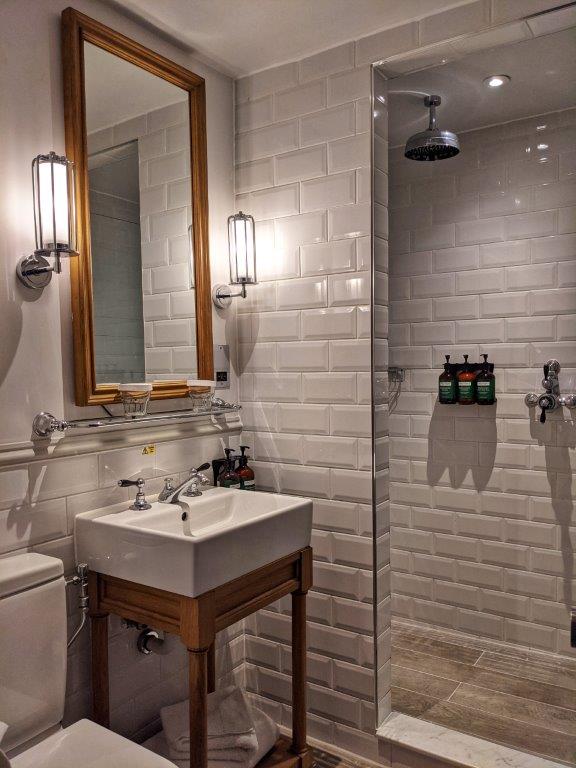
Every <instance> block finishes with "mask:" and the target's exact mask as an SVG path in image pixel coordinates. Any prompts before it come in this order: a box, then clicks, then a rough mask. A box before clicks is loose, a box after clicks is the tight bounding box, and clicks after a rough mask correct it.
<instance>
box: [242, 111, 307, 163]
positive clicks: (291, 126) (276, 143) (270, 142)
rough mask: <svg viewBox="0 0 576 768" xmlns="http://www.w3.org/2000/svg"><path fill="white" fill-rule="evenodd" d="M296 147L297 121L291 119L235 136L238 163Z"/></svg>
mask: <svg viewBox="0 0 576 768" xmlns="http://www.w3.org/2000/svg"><path fill="white" fill-rule="evenodd" d="M297 147H298V122H297V121H296V120H291V121H289V122H287V123H278V124H277V125H270V126H267V127H266V128H258V129H257V130H255V131H248V132H247V133H242V134H240V135H239V136H237V137H236V159H237V161H238V162H239V163H245V162H248V161H249V160H257V159H258V158H260V157H269V156H270V155H277V154H279V153H281V152H288V151H289V150H291V149H297Z"/></svg>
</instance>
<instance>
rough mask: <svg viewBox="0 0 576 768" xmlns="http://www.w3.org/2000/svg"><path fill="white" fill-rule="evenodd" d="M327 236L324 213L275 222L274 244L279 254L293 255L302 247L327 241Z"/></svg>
mask: <svg viewBox="0 0 576 768" xmlns="http://www.w3.org/2000/svg"><path fill="white" fill-rule="evenodd" d="M326 234H327V233H326V214H325V212H323V211H318V212H316V213H304V214H301V215H300V216H287V217H285V218H283V219H276V220H275V221H274V243H275V249H276V251H277V252H279V253H291V254H293V253H294V252H295V249H296V248H297V247H298V246H300V245H308V244H310V243H320V242H322V241H324V240H326Z"/></svg>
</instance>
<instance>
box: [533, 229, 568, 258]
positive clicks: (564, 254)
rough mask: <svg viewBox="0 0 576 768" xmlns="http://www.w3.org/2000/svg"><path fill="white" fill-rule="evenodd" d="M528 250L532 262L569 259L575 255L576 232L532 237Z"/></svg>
mask: <svg viewBox="0 0 576 768" xmlns="http://www.w3.org/2000/svg"><path fill="white" fill-rule="evenodd" d="M530 252H531V254H532V262H541V261H571V260H572V259H574V257H575V256H576V234H574V235H556V236H553V237H542V238H537V239H534V240H532V241H531V242H530Z"/></svg>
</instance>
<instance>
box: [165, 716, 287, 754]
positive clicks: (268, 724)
mask: <svg viewBox="0 0 576 768" xmlns="http://www.w3.org/2000/svg"><path fill="white" fill-rule="evenodd" d="M251 710H252V717H253V720H254V727H255V730H256V738H257V740H258V749H257V750H256V752H253V753H251V754H250V755H248V753H247V752H246V751H244V752H242V755H243V756H245V758H244V761H243V762H240V761H238V760H235V761H231V760H223V759H217V758H215V757H212V755H211V753H210V751H209V752H208V768H254V766H255V765H256V764H257V763H259V762H260V760H262V758H263V757H264V755H266V754H267V753H268V752H270V750H271V749H272V747H273V746H274V744H276V741H277V740H278V726H277V725H276V723H275V722H274V721H273V720H272V719H271V718H270V717H268V715H267V714H265V713H264V712H262V711H261V710H260V709H257V708H256V707H252V708H251ZM215 751H216V752H218V750H215ZM221 752H224V750H221ZM170 759H171V760H173V761H174V764H175V765H176V766H177V767H178V768H189V767H190V754H188V755H187V757H185V758H184V759H182V757H179V758H176V757H174V756H173V755H172V754H170Z"/></svg>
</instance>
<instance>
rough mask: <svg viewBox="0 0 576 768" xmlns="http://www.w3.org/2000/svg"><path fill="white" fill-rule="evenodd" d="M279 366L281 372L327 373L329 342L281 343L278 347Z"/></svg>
mask: <svg viewBox="0 0 576 768" xmlns="http://www.w3.org/2000/svg"><path fill="white" fill-rule="evenodd" d="M277 365H278V370H279V371H326V370H328V342H327V341H297V342H290V341H288V342H281V343H279V344H278V345H277Z"/></svg>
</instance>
